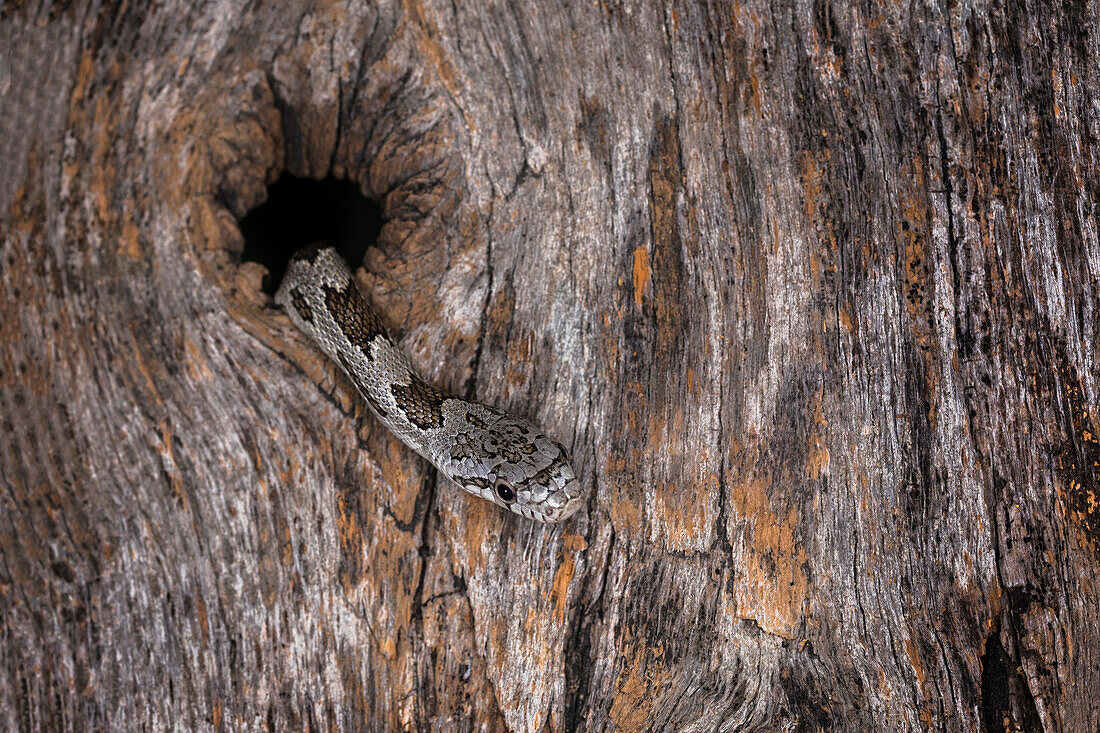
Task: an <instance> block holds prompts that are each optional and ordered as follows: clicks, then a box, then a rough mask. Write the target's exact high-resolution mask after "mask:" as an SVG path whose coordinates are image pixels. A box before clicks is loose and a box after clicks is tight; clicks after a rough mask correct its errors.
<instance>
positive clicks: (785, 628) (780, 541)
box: [730, 480, 810, 639]
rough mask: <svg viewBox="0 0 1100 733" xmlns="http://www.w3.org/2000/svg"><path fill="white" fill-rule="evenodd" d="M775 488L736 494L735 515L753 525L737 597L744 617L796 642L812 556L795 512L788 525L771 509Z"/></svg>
mask: <svg viewBox="0 0 1100 733" xmlns="http://www.w3.org/2000/svg"><path fill="white" fill-rule="evenodd" d="M769 485H770V482H769V481H766V480H756V481H750V482H748V483H745V484H742V485H740V486H733V487H732V490H731V491H730V499H731V501H732V502H733V507H734V510H735V511H736V513H737V514H738V515H740V516H741V517H744V518H745V520H746V522H747V524H748V526H747V527H746V530H745V532H746V540H745V547H744V557H743V560H742V568H743V571H742V573H741V574H740V575H739V576H737V577H736V579H735V583H736V589H735V593H734V597H735V598H736V600H737V605H738V609H739V611H738V615H739V616H740V617H741V618H747V619H753V620H754V621H756V623H757V624H759V625H760V628H762V629H764V630H765V631H767V632H768V633H771V634H776V635H778V636H782V637H784V638H787V639H792V638H794V637H795V634H796V631H797V628H798V625H799V624H800V623H801V619H802V614H803V607H804V606H805V604H806V603H807V602H808V600H809V597H810V587H809V585H810V584H809V580H808V579H807V577H806V574H805V571H804V570H803V566H804V565H805V563H806V551H805V550H804V549H803V548H802V546H801V545H800V544H799V542H798V541H797V539H796V538H795V535H794V527H795V526H797V524H798V520H799V518H798V515H797V514H796V513H795V512H794V511H793V510H792V511H790V512H788V514H787V516H786V517H785V518H784V519H783V520H782V521H781V520H779V519H778V518H777V517H776V516H775V514H774V513H773V512H772V510H771V508H770V506H769V504H770V502H769V499H768V494H767V489H768V486H769Z"/></svg>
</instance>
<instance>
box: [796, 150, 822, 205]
mask: <svg viewBox="0 0 1100 733" xmlns="http://www.w3.org/2000/svg"><path fill="white" fill-rule="evenodd" d="M799 163H800V164H801V167H802V172H801V173H800V177H801V179H802V200H803V202H804V209H805V212H806V218H807V219H813V218H814V214H815V212H816V211H817V203H818V201H819V200H820V199H821V196H822V194H823V193H824V190H825V189H824V185H823V184H822V176H821V167H820V166H818V164H817V160H816V159H815V158H814V155H813V153H811V152H810V151H808V150H806V151H803V153H802V155H800V156H799Z"/></svg>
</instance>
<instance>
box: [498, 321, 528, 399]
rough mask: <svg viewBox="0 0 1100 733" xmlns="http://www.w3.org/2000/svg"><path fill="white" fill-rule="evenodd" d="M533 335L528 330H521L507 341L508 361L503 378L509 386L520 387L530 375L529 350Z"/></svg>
mask: <svg viewBox="0 0 1100 733" xmlns="http://www.w3.org/2000/svg"><path fill="white" fill-rule="evenodd" d="M513 331H515V329H513ZM534 343H535V337H534V335H533V334H532V333H531V332H530V331H526V330H525V331H523V333H522V334H521V335H519V336H518V337H513V338H512V339H511V340H509V342H508V361H507V362H506V363H507V366H506V367H505V368H504V379H505V380H506V381H507V382H508V384H509V386H511V387H513V388H515V387H521V386H523V384H524V383H526V381H527V379H528V378H529V376H530V369H529V365H530V364H531V350H532V347H533V346H534Z"/></svg>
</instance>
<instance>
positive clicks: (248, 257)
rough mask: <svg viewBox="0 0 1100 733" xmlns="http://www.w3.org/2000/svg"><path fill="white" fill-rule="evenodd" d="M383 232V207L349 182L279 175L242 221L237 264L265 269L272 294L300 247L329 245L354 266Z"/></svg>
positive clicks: (266, 288) (265, 288)
mask: <svg viewBox="0 0 1100 733" xmlns="http://www.w3.org/2000/svg"><path fill="white" fill-rule="evenodd" d="M381 228H382V207H381V206H380V205H379V204H378V202H377V201H372V200H370V199H368V198H367V197H366V196H364V195H363V194H362V193H361V192H360V190H359V187H358V186H356V185H355V183H353V182H352V181H348V180H341V179H338V178H334V177H332V176H329V177H328V178H324V179H322V180H315V179H312V178H299V177H297V176H292V175H289V174H283V175H282V176H281V177H280V178H279V180H277V181H275V183H274V184H272V186H271V187H270V188H269V189H268V190H267V201H265V202H264V203H263V204H261V205H260V206H257V207H256V208H255V209H253V210H252V211H250V212H248V214H246V215H245V217H244V218H243V219H241V233H242V234H243V235H244V252H243V253H242V254H241V259H242V260H244V261H245V262H259V263H260V264H261V265H263V266H264V267H266V268H267V271H268V272H269V273H270V275H269V276H268V277H267V278H266V279H265V281H264V292H266V293H267V294H268V295H274V294H275V291H276V290H277V289H278V287H279V283H280V282H281V281H282V279H283V273H284V272H285V271H286V264H287V261H288V260H289V259H290V256H291V255H292V254H294V251H295V250H296V249H298V248H299V247H303V246H305V245H307V244H309V243H311V242H317V241H325V242H329V243H330V244H332V245H333V246H335V247H336V249H337V250H338V251H339V252H340V254H341V255H342V256H343V257H344V259H345V260H347V261H348V262H350V263H351V265H352V267H355V266H356V265H358V264H359V263H361V262H362V261H363V256H364V255H365V254H366V251H367V247H368V246H370V245H371V244H373V243H374V241H375V240H376V239H377V238H378V232H379V230H380V229H381Z"/></svg>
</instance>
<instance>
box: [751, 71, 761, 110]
mask: <svg viewBox="0 0 1100 733" xmlns="http://www.w3.org/2000/svg"><path fill="white" fill-rule="evenodd" d="M748 96H749V104H751V105H752V109H753V111H754V112H756V114H757V115H759V114H760V113H761V112H762V111H763V105H762V104H761V102H760V77H759V76H758V75H757V73H756V69H752V70H750V71H749V95H748Z"/></svg>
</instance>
